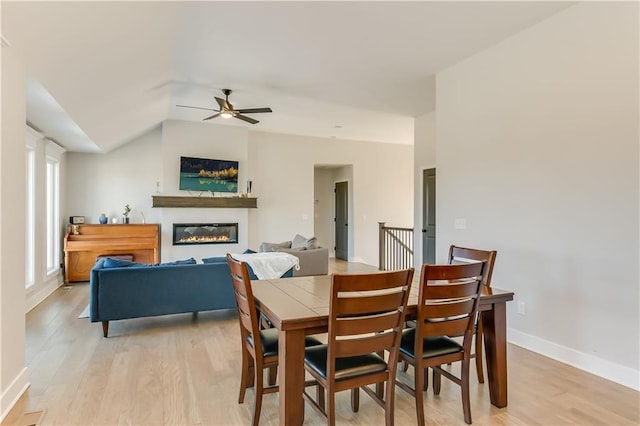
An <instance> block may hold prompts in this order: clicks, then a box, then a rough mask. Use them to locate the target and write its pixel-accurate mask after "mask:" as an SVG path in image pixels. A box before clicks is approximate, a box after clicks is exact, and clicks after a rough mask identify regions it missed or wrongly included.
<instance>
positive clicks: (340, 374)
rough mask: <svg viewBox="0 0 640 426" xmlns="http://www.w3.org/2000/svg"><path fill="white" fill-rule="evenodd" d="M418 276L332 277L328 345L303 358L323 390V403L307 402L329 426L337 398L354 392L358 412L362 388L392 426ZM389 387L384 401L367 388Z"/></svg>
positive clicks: (320, 397) (410, 271) (409, 273)
mask: <svg viewBox="0 0 640 426" xmlns="http://www.w3.org/2000/svg"><path fill="white" fill-rule="evenodd" d="M413 271H414V270H413V268H410V269H406V270H401V271H385V272H380V273H373V274H334V275H333V276H332V278H331V300H330V305H329V330H328V336H327V344H325V345H320V346H314V347H309V348H307V349H306V350H305V356H304V365H305V369H306V371H307V372H308V373H309V374H310V375H311V376H312V377H313V378H314V379H315V380H316V381H317V384H318V386H317V397H318V400H317V401H316V400H314V398H313V397H312V396H310V395H309V394H308V393H307V392H306V391H305V392H304V399H305V400H306V401H307V402H308V403H309V404H310V405H311V407H313V408H314V409H315V410H316V411H317V412H319V413H320V415H321V416H323V417H324V418H325V419H326V420H327V423H328V424H329V425H331V426H333V425H335V421H336V415H335V408H336V407H335V405H336V404H335V394H336V392H340V391H344V390H349V389H351V406H352V409H353V411H354V412H356V411H358V406H359V388H362V389H363V390H364V391H365V392H366V393H367V394H368V395H369V396H371V397H372V398H373V400H374V401H376V402H377V403H378V404H379V405H380V406H381V407H382V408H384V410H385V424H386V425H393V419H394V414H393V405H394V397H395V395H394V393H395V392H394V389H395V376H396V371H397V363H398V362H397V360H398V350H399V344H400V338H401V336H402V329H403V324H404V318H405V311H406V306H407V300H408V297H409V290H410V287H411V280H412V278H413ZM385 351H388V352H389V358H388V360H387V361H385V358H384V353H385ZM384 382H386V389H385V390H384V391H383V392H381V395H378V393H377V392H376V391H374V390H372V389H370V388H369V387H368V385H371V384H377V385H378V384H382V383H384ZM325 391H326V394H327V395H326V409H325V393H324V392H325ZM385 395H386V398H385Z"/></svg>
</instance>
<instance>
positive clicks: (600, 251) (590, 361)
mask: <svg viewBox="0 0 640 426" xmlns="http://www.w3.org/2000/svg"><path fill="white" fill-rule="evenodd" d="M638 47H639V46H638V4H637V3H606V2H602V3H591V2H587V3H581V4H578V5H575V6H572V7H570V8H568V9H566V10H565V11H563V12H560V13H559V14H557V15H555V16H552V17H551V18H549V19H547V20H546V21H543V22H541V23H540V24H538V25H536V26H534V27H532V28H530V29H528V30H526V31H523V32H522V33H520V34H518V35H516V36H514V37H512V38H510V39H508V40H506V41H504V42H502V43H500V44H499V45H497V46H495V47H493V48H491V49H489V50H487V51H485V52H482V53H480V54H478V55H476V56H474V57H472V58H470V59H468V60H466V61H463V62H462V63H460V64H458V65H456V66H454V67H451V68H450V69H447V70H445V71H443V72H441V73H439V74H438V76H437V94H438V99H437V114H436V115H437V119H436V123H437V173H438V175H437V212H438V233H437V238H438V243H437V247H438V253H439V256H440V258H441V259H444V255H445V253H446V250H447V246H448V245H449V244H451V243H457V244H462V245H469V246H476V247H482V248H488V249H491V248H493V249H497V250H498V257H497V260H496V266H495V273H494V278H493V285H494V286H495V287H498V288H505V289H510V290H513V291H515V294H516V301H515V302H513V303H510V304H509V307H508V324H509V327H510V333H509V338H510V340H511V341H512V342H515V343H517V344H520V345H523V346H525V347H528V348H531V349H533V350H536V351H539V352H542V353H545V354H547V355H549V356H552V357H555V358H558V359H560V360H563V361H565V362H568V363H571V364H574V365H577V366H579V367H581V368H584V369H586V370H588V371H592V372H594V373H596V374H600V375H603V376H605V377H608V378H610V379H612V380H615V381H618V382H620V383H623V384H626V385H628V386H631V387H634V388H636V389H637V388H638V377H639V365H638V363H639V358H640V354H639V352H638V348H639V336H640V328H639V324H640V318H639V310H640V309H639V296H640V295H639V288H638V282H639V275H638V266H639V265H638V262H639V259H638V255H639V253H638V231H639V229H638V217H639V216H638V201H639V197H638V192H639V186H638V138H639V134H638V113H639V108H638V71H639V70H638ZM417 172H418V171H417V170H416V173H417ZM455 218H466V220H467V229H466V230H455V229H454V227H453V222H454V219H455ZM518 301H522V302H525V303H526V315H524V316H523V315H518V314H516V309H515V308H516V303H517V302H518Z"/></svg>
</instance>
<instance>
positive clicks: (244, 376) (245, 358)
mask: <svg viewBox="0 0 640 426" xmlns="http://www.w3.org/2000/svg"><path fill="white" fill-rule="evenodd" d="M252 364H253V362H252ZM248 376H249V354H248V353H247V352H246V351H245V350H243V351H242V371H241V375H240V394H239V395H238V404H242V403H243V402H244V394H245V391H246V390H247V388H248V387H249V386H248Z"/></svg>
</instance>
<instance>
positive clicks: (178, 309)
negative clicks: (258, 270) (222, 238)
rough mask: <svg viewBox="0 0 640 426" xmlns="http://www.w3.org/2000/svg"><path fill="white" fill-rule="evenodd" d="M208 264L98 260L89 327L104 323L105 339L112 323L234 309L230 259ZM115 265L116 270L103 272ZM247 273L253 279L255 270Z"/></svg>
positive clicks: (93, 275)
mask: <svg viewBox="0 0 640 426" xmlns="http://www.w3.org/2000/svg"><path fill="white" fill-rule="evenodd" d="M206 260H207V261H208V263H204V264H203V263H199V264H193V262H195V260H193V262H192V264H182V263H178V264H176V263H173V264H161V265H156V266H151V265H140V264H135V263H132V262H126V261H115V260H114V259H109V258H104V259H99V260H98V262H96V264H95V266H94V267H93V269H92V270H91V280H90V283H89V287H90V296H89V297H90V309H89V318H90V319H91V322H102V331H103V334H104V337H107V334H108V332H109V321H113V320H121V319H128V318H140V317H148V316H156V315H169V314H179V313H186V312H199V311H210V310H215V309H235V308H236V300H235V296H234V294H233V287H232V285H231V276H230V275H229V266H228V265H227V260H226V258H225V257H219V258H209V259H206ZM116 262H120V265H122V266H118V265H119V264H118V263H116ZM113 265H116V267H105V266H113ZM292 272H293V271H292V270H290V271H288V272H287V273H286V274H285V275H284V276H291V275H292ZM249 274H250V275H252V279H255V275H253V272H252V271H250V273H249Z"/></svg>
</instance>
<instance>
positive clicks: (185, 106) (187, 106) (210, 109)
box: [176, 105, 216, 111]
mask: <svg viewBox="0 0 640 426" xmlns="http://www.w3.org/2000/svg"><path fill="white" fill-rule="evenodd" d="M176 106H177V107H181V108H194V109H204V110H207V111H216V110H215V109H212V108H202V107H194V106H189V105H176Z"/></svg>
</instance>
